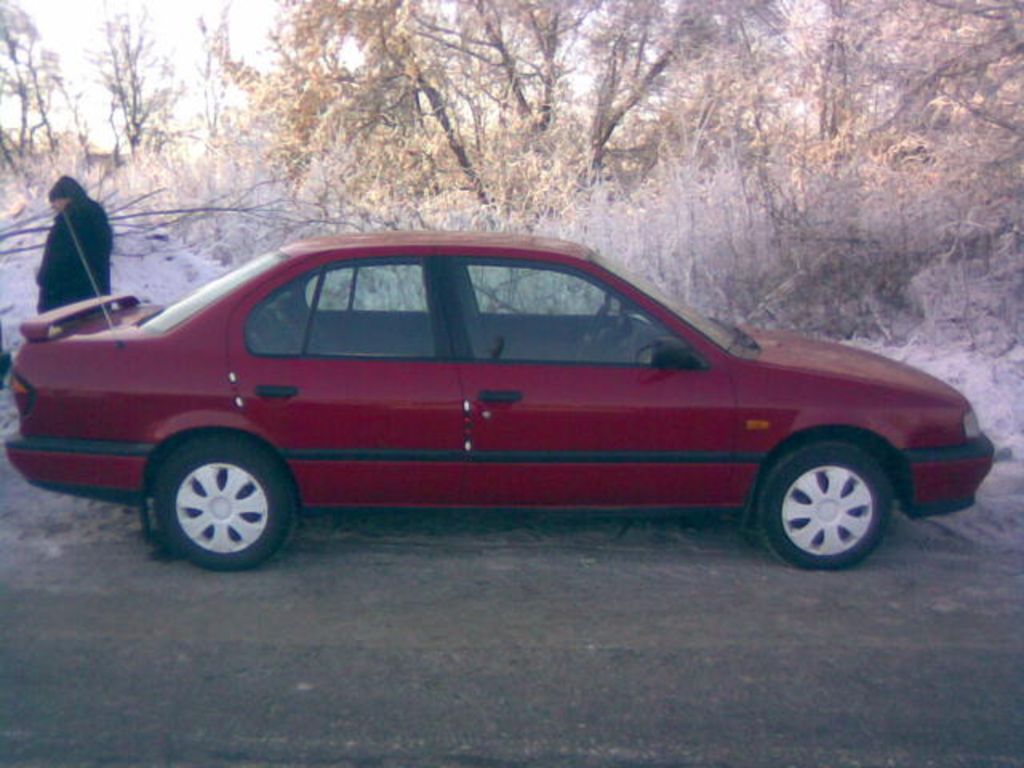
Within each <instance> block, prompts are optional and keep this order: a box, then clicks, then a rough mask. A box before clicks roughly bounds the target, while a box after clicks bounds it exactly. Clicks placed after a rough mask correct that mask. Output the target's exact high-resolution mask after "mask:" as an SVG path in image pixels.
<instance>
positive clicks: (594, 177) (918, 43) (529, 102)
mask: <svg viewBox="0 0 1024 768" xmlns="http://www.w3.org/2000/svg"><path fill="white" fill-rule="evenodd" d="M278 6H279V7H278V11H277V18H276V23H275V26H274V28H273V29H271V30H268V40H267V45H268V48H269V51H270V55H269V56H268V57H267V58H266V60H265V61H262V62H261V63H259V64H258V65H257V64H254V63H253V62H250V61H248V60H246V59H245V58H244V57H243V56H240V55H238V54H237V52H235V51H233V50H232V48H231V44H230V40H231V37H230V24H229V14H228V7H227V6H225V7H223V8H222V9H221V10H220V12H219V14H218V11H217V9H215V8H214V9H212V10H211V11H210V12H209V15H208V16H207V17H205V18H201V19H196V23H195V25H194V31H195V35H196V36H197V37H201V40H202V50H203V56H202V57H201V59H200V60H198V61H186V60H181V58H180V57H176V56H175V49H174V41H170V40H166V39H163V38H162V36H161V31H160V29H158V28H156V27H155V26H154V25H153V24H152V23H150V22H149V20H148V18H147V17H146V15H145V14H144V13H142V12H141V11H138V12H137V11H135V10H132V11H131V12H127V13H119V12H118V13H114V12H112V13H110V15H109V16H108V17H107V18H105V19H97V20H96V29H95V30H94V31H92V32H88V34H90V35H92V39H93V45H92V51H93V54H92V62H93V65H92V66H93V71H91V72H75V73H74V74H75V77H74V79H72V78H71V77H70V76H69V74H70V73H68V72H67V71H65V68H64V65H63V62H62V60H61V58H60V56H59V55H58V54H57V53H56V52H54V51H53V50H52V49H51V48H50V47H48V41H47V40H46V39H45V37H43V36H41V35H40V33H39V31H38V29H37V26H36V20H34V19H33V15H32V5H31V3H30V2H24V0H22V1H21V2H19V0H0V35H2V38H3V48H2V50H0V169H2V170H0V185H2V189H3V202H2V208H3V209H4V211H3V213H2V218H0V259H2V260H3V262H2V265H0V268H2V271H0V275H2V278H0V280H2V283H4V284H5V285H3V287H0V316H2V318H3V320H4V339H5V345H6V346H7V347H10V346H11V345H12V343H16V339H15V337H16V336H17V330H16V329H17V323H18V322H20V320H21V319H22V318H21V316H20V314H23V313H22V309H21V308H22V307H23V306H24V307H29V306H31V304H32V302H33V301H34V297H32V296H29V297H28V298H27V299H26V300H25V301H22V299H21V298H20V297H19V296H15V295H14V293H15V287H14V286H15V284H17V286H23V288H22V287H19V288H18V289H17V290H22V289H23V290H25V291H29V292H31V291H32V290H34V284H33V283H32V282H31V269H33V268H34V266H35V264H36V261H37V260H38V254H39V252H40V244H41V242H42V240H43V238H44V237H45V232H46V229H47V227H48V226H49V221H50V216H51V214H50V212H49V210H48V207H47V205H46V202H45V200H46V190H47V189H48V186H49V185H50V184H52V183H53V181H54V180H55V179H56V178H57V177H58V176H59V175H61V174H65V173H67V174H71V175H73V176H75V177H77V178H78V179H79V180H80V181H82V182H83V184H84V185H85V186H86V187H87V188H88V189H89V191H90V194H92V195H93V196H94V197H95V198H96V199H98V200H100V201H101V202H102V203H103V204H104V206H105V207H106V208H107V210H108V212H109V213H110V214H111V219H112V223H113V225H114V227H115V231H116V235H117V243H116V246H115V256H114V259H115V288H114V289H115V291H127V292H139V291H143V292H144V290H145V289H146V287H145V286H141V285H131V284H127V283H128V282H129V281H128V279H127V276H130V275H139V274H142V270H138V269H136V270H134V271H132V270H130V269H129V268H128V267H127V266H125V265H127V264H129V263H130V262H131V261H132V260H133V259H134V260H136V261H138V260H140V259H143V258H144V257H146V258H150V257H152V258H155V259H157V262H156V263H159V264H163V265H169V266H167V268H166V270H165V274H171V273H172V272H173V271H175V270H176V271H178V272H180V273H182V274H186V273H188V274H192V275H193V278H192V279H197V278H196V277H195V275H198V274H207V275H208V274H211V273H214V274H215V273H216V271H217V270H223V269H225V268H227V267H228V266H230V265H233V264H236V263H240V262H242V261H245V260H247V259H249V258H250V257H252V256H254V255H257V254H259V253H262V252H265V251H267V250H270V249H272V248H274V247H275V246H277V245H280V244H282V243H284V242H286V241H289V240H294V239H297V238H299V237H302V236H306V235H313V234H327V233H337V232H345V231H361V230H371V229H382V228H385V229H481V230H506V231H514V232H530V233H538V234H544V235H553V236H557V237H562V238H566V239H570V240H575V241H579V242H583V243H585V244H587V245H589V246H592V247H594V248H596V249H597V250H599V251H600V252H601V253H602V254H604V255H605V256H606V257H608V258H610V259H613V260H615V261H618V262H620V263H622V264H623V265H624V266H626V267H627V268H628V269H630V270H632V271H633V272H636V273H639V274H642V275H644V276H646V277H648V278H650V279H653V280H655V281H657V283H658V284H660V285H661V286H662V287H663V288H665V289H666V290H667V291H668V292H670V293H673V294H675V295H676V296H678V297H679V298H681V299H682V300H684V301H685V302H687V303H689V304H690V305H692V306H694V307H696V308H697V309H698V310H700V311H702V312H704V313H706V314H709V315H715V316H719V317H723V318H726V319H729V320H731V321H741V322H746V323H750V324H753V325H761V326H770V327H786V328H793V329H797V330H800V331H803V332H806V333H811V334H817V335H821V336H826V337H829V338H832V339H839V340H846V341H851V342H855V343H859V344H865V345H869V346H873V347H876V348H879V349H883V350H884V351H885V352H886V353H887V354H891V355H893V356H897V357H902V358H905V359H909V360H910V361H911V362H913V363H914V364H916V365H921V366H922V367H926V368H929V367H930V368H931V369H932V370H933V371H935V372H937V373H938V374H939V375H940V376H942V377H943V378H946V379H947V380H949V381H950V382H951V383H953V384H954V385H956V386H958V387H960V388H961V389H962V390H964V391H965V392H966V393H967V394H968V396H970V397H972V398H973V399H974V400H975V401H976V405H978V407H979V411H980V412H981V415H982V420H983V422H985V421H987V422H988V423H987V424H985V428H986V429H987V430H988V431H989V432H990V433H992V435H993V437H994V439H996V441H997V444H999V445H1000V446H1001V447H1002V449H1003V451H1004V458H1005V457H1007V455H1010V456H1012V455H1013V453H1014V452H1016V453H1018V454H1019V453H1024V444H1022V443H1021V437H1020V432H1021V429H1022V428H1021V426H1020V425H1021V422H1022V412H1024V400H1022V398H1024V395H1022V394H1021V390H1022V389H1024V387H1022V386H1021V381H1022V379H1024V347H1022V345H1021V343H1020V337H1021V332H1022V329H1024V313H1022V307H1024V232H1022V222H1024V2H1021V0H711V1H710V2H707V1H702V2H693V1H691V0H418V1H417V2H409V1H408V0H406V1H405V2H403V1H402V0H279V2H278ZM97 95H98V96H99V97H101V99H99V101H101V103H103V104H105V105H106V109H105V111H103V112H101V113H96V111H95V110H93V111H88V110H86V109H85V107H84V104H85V103H86V97H87V96H88V97H91V98H94V99H95V97H96V96H97ZM119 260H120V262H121V267H120V269H121V272H120V274H121V276H122V279H121V280H120V281H119V280H118V277H117V276H118V274H119V272H118V269H119V267H118V265H117V262H118V261H119ZM186 261H187V264H186ZM196 263H205V264H209V265H212V270H213V271H212V272H210V271H207V272H205V273H204V272H203V270H202V269H200V270H199V272H196V271H195V270H196V267H195V266H194V265H195V264H196ZM19 265H20V266H19ZM189 265H191V266H189ZM190 270H191V272H190ZM19 276H20V277H19ZM118 282H120V284H117V283H118ZM164 282H165V283H166V282H167V281H164ZM181 282H185V283H187V282H188V281H187V280H184V281H182V280H179V281H178V282H177V283H174V284H175V285H178V284H180V283H181ZM148 289H149V290H151V291H152V292H153V293H154V294H159V289H158V288H152V286H149V288H148ZM150 298H153V297H150ZM156 298H159V299H161V300H166V299H169V298H174V296H162V295H160V296H156ZM951 361H958V363H957V364H956V365H954V364H953V363H951ZM996 393H998V394H996ZM1014 448H1015V449H1016V451H1014V450H1013V449H1014ZM1006 452H1009V453H1008V454H1007V453H1006Z"/></svg>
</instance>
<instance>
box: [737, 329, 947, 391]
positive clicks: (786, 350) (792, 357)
mask: <svg viewBox="0 0 1024 768" xmlns="http://www.w3.org/2000/svg"><path fill="white" fill-rule="evenodd" d="M743 330H744V331H745V332H746V333H747V334H749V335H750V336H751V337H753V338H754V340H755V341H756V342H757V343H758V345H759V346H760V347H761V354H760V356H759V357H758V362H759V363H761V364H763V365H770V366H778V367H782V368H787V369H790V370H799V371H802V372H805V373H809V374H817V375H824V376H835V377H842V378H854V379H860V380H863V381H866V382H870V383H873V384H879V385H883V386H888V387H893V388H898V389H903V390H913V391H915V392H923V393H927V394H930V395H933V396H935V397H938V398H942V399H955V400H956V401H958V402H959V401H961V400H962V399H963V398H962V396H961V395H960V393H959V392H957V391H956V390H955V389H954V388H953V387H951V386H949V385H948V384H946V383H945V382H942V381H939V380H938V379H936V378H934V377H932V376H929V375H928V374H927V373H924V372H923V371H919V370H917V369H916V368H912V367H910V366H909V365H904V364H903V363H898V362H896V361H895V360H890V359H888V358H885V357H882V356H881V355H876V354H874V353H872V352H867V351H865V350H863V349H858V348H857V347H852V346H848V345H846V344H839V343H836V342H830V341H819V340H816V339H810V338H807V337H806V336H801V335H799V334H796V333H789V332H785V331H767V330H762V329H759V328H744V329H743Z"/></svg>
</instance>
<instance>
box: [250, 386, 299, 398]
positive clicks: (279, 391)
mask: <svg viewBox="0 0 1024 768" xmlns="http://www.w3.org/2000/svg"><path fill="white" fill-rule="evenodd" d="M297 394H299V388H298V387H290V386H282V385H279V384H259V385H257V387H256V396H257V397H277V398H281V399H284V400H287V399H288V398H289V397H295V396H296V395H297Z"/></svg>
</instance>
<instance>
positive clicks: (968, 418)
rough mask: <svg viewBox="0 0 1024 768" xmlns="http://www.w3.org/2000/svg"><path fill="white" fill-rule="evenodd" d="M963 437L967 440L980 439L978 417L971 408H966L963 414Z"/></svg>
mask: <svg viewBox="0 0 1024 768" xmlns="http://www.w3.org/2000/svg"><path fill="white" fill-rule="evenodd" d="M964 436H965V437H966V438H967V439H968V440H974V439H975V438H978V437H981V425H980V424H978V416H977V414H975V413H974V410H973V409H972V408H968V409H967V413H965V414H964Z"/></svg>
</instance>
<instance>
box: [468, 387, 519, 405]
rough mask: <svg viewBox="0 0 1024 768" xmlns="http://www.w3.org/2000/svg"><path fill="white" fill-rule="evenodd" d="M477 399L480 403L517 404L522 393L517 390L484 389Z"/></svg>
mask: <svg viewBox="0 0 1024 768" xmlns="http://www.w3.org/2000/svg"><path fill="white" fill-rule="evenodd" d="M477 397H478V398H479V399H480V402H481V403H518V402H519V401H520V400H522V399H523V393H522V392H520V391H519V390H518V389H485V390H483V391H482V392H481V393H480V394H479V395H478V396H477Z"/></svg>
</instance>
